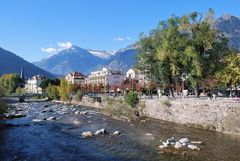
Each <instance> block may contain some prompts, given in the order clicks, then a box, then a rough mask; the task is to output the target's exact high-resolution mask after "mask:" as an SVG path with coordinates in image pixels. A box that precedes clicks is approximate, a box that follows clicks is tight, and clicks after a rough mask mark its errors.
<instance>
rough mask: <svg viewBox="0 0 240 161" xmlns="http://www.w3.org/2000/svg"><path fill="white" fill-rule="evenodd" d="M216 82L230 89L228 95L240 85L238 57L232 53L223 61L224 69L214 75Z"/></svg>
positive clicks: (239, 58) (239, 61) (239, 56)
mask: <svg viewBox="0 0 240 161" xmlns="http://www.w3.org/2000/svg"><path fill="white" fill-rule="evenodd" d="M216 76H217V78H218V80H219V81H220V82H221V83H223V84H224V85H225V86H227V87H229V88H230V94H231V93H232V89H233V88H235V89H236V88H237V87H238V86H239V85H240V55H239V54H237V53H232V54H230V55H228V56H226V58H225V59H224V67H223V68H222V70H220V71H219V72H218V73H217V74H216Z"/></svg>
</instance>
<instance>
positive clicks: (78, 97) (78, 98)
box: [76, 90, 83, 101]
mask: <svg viewBox="0 0 240 161" xmlns="http://www.w3.org/2000/svg"><path fill="white" fill-rule="evenodd" d="M82 97H83V95H82V92H81V91H80V90H78V91H77V94H76V100H77V101H81V100H82Z"/></svg>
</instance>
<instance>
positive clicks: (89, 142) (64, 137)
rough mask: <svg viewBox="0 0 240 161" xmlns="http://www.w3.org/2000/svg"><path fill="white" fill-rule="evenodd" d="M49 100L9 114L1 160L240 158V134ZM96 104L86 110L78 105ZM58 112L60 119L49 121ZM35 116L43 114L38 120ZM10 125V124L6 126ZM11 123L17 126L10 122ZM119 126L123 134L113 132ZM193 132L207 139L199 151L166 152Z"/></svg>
mask: <svg viewBox="0 0 240 161" xmlns="http://www.w3.org/2000/svg"><path fill="white" fill-rule="evenodd" d="M44 104H46V103H32V104H30V105H29V104H27V103H24V104H21V105H22V106H26V107H28V108H26V109H25V110H26V112H27V114H28V115H27V117H25V118H18V119H12V120H7V121H5V122H2V123H1V126H0V130H1V131H0V157H1V158H0V160H38V161H39V160H44V161H45V160H64V161H65V160H93V161H94V160H96V161H101V160H147V161H150V160H162V161H186V160H189V161H190V160H193V161H203V160H204V161H207V160H209V161H238V160H240V137H237V136H236V137H234V136H230V135H225V134H221V133H216V132H210V131H204V130H199V129H194V128H188V127H185V126H181V125H177V124H173V123H168V122H164V121H158V120H154V119H146V121H142V122H139V121H133V122H131V123H129V122H122V121H117V120H113V119H111V118H109V117H107V116H104V115H102V114H101V113H99V112H98V111H97V110H96V109H91V108H85V107H76V108H70V107H67V106H65V105H59V104H51V105H50V106H49V107H48V108H49V109H52V110H50V111H49V112H44V113H42V110H43V109H44V107H43V105H44ZM76 110H79V111H83V110H90V111H88V114H86V115H84V114H83V115H80V114H75V111H76ZM50 116H54V117H56V118H57V121H45V120H44V119H47V118H49V117H50ZM33 119H37V120H43V121H41V122H33V121H32V120H33ZM4 125H5V126H4ZM10 125H11V126H10ZM101 128H105V129H106V130H107V131H108V132H109V133H108V134H107V135H104V136H103V135H100V136H96V137H94V138H91V139H83V138H82V137H81V133H82V132H83V131H89V130H90V131H92V132H95V131H96V130H99V129H101ZM115 130H119V131H120V132H121V135H120V136H113V135H111V132H113V131H115ZM172 136H173V137H175V138H178V139H179V138H182V137H188V138H191V139H192V140H200V141H203V144H202V145H200V148H201V150H200V151H198V152H196V153H193V155H189V156H182V155H178V154H175V155H174V154H162V153H160V151H159V149H158V146H159V145H160V144H161V140H166V139H167V138H169V137H172Z"/></svg>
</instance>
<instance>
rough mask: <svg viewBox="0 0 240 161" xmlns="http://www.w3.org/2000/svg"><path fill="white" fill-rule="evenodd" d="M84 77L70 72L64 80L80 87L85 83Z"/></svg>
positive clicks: (78, 73)
mask: <svg viewBox="0 0 240 161" xmlns="http://www.w3.org/2000/svg"><path fill="white" fill-rule="evenodd" d="M86 78H87V77H86V76H85V75H84V74H82V73H80V72H72V73H69V74H68V75H67V76H66V77H65V79H66V80H67V81H68V82H70V83H71V84H74V85H75V84H77V85H82V84H84V83H85V81H86Z"/></svg>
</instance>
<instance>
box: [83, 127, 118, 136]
mask: <svg viewBox="0 0 240 161" xmlns="http://www.w3.org/2000/svg"><path fill="white" fill-rule="evenodd" d="M105 134H108V132H107V130H106V129H104V128H102V129H100V130H97V131H96V132H95V133H92V132H91V131H85V132H82V134H81V135H82V137H83V138H91V137H94V136H98V135H105ZM111 135H120V132H119V131H114V132H113V133H111Z"/></svg>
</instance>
